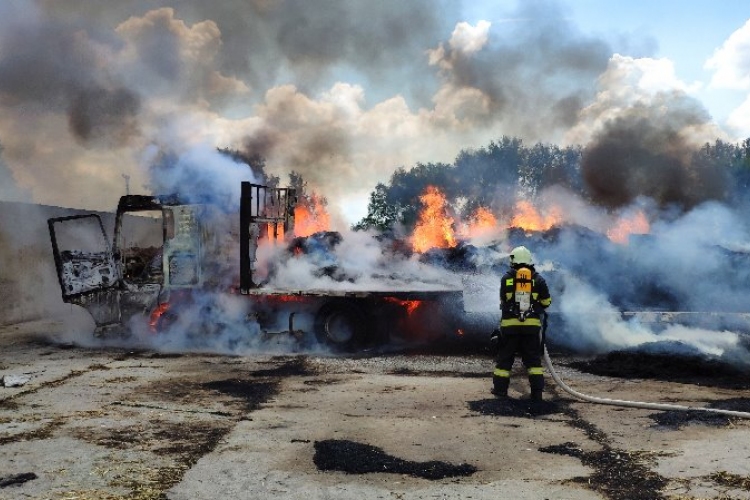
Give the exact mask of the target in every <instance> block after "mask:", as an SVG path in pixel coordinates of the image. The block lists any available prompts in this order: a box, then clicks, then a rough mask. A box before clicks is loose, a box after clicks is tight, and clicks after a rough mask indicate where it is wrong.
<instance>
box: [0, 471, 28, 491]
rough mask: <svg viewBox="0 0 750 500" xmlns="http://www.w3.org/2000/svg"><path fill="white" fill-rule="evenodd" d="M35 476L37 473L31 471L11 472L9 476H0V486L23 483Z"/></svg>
mask: <svg viewBox="0 0 750 500" xmlns="http://www.w3.org/2000/svg"><path fill="white" fill-rule="evenodd" d="M36 478H37V475H36V474H34V473H33V472H22V473H21V474H12V475H10V476H5V477H0V488H6V487H8V486H12V485H17V484H23V483H25V482H28V481H32V480H34V479H36Z"/></svg>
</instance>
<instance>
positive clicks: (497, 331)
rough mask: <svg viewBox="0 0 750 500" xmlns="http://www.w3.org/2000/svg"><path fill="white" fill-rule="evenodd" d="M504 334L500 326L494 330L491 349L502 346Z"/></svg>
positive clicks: (494, 349)
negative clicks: (501, 341) (501, 340)
mask: <svg viewBox="0 0 750 500" xmlns="http://www.w3.org/2000/svg"><path fill="white" fill-rule="evenodd" d="M502 336H503V334H502V332H501V331H500V329H499V328H495V329H494V330H492V335H490V349H492V351H497V348H498V347H499V346H500V339H501V338H502Z"/></svg>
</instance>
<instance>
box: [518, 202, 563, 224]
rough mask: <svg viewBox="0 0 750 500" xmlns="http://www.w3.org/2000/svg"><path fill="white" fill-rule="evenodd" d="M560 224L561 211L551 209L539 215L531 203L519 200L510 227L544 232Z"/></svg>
mask: <svg viewBox="0 0 750 500" xmlns="http://www.w3.org/2000/svg"><path fill="white" fill-rule="evenodd" d="M560 222H562V211H561V210H560V209H559V208H558V207H552V208H551V209H550V210H549V211H548V212H547V213H546V214H542V213H540V212H539V211H538V210H537V209H536V208H535V207H534V205H532V204H531V202H529V201H526V200H520V201H519V202H518V203H516V209H515V211H514V214H513V219H512V220H511V223H510V225H511V227H520V228H522V229H525V230H527V231H546V230H548V229H551V228H552V227H554V226H556V225H558V224H560Z"/></svg>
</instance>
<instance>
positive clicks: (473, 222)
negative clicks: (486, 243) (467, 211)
mask: <svg viewBox="0 0 750 500" xmlns="http://www.w3.org/2000/svg"><path fill="white" fill-rule="evenodd" d="M496 227H497V218H496V217H495V215H494V214H493V213H492V212H490V211H489V209H487V208H485V207H479V208H477V210H476V211H475V212H474V213H473V214H472V215H471V216H469V225H468V227H467V228H466V235H467V236H468V237H469V238H475V237H478V236H482V235H485V234H487V233H489V232H491V231H492V230H493V229H495V228H496Z"/></svg>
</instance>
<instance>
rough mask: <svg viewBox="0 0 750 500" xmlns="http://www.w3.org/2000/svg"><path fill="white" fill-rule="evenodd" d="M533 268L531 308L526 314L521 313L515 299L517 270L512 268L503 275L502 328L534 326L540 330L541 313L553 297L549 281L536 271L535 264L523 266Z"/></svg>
mask: <svg viewBox="0 0 750 500" xmlns="http://www.w3.org/2000/svg"><path fill="white" fill-rule="evenodd" d="M523 267H525V268H527V269H529V270H531V308H530V309H529V310H528V312H526V313H525V315H522V314H520V311H519V306H518V303H517V302H516V300H515V292H516V286H517V283H516V271H517V269H515V268H511V269H510V270H509V271H508V272H506V273H505V274H504V275H503V277H502V282H501V284H500V310H501V311H502V316H501V318H500V328H501V329H504V330H505V331H506V332H508V331H519V330H518V328H520V331H523V330H524V327H532V328H534V331H538V329H539V327H541V326H542V321H541V314H542V312H544V309H546V308H547V307H549V305H550V304H551V303H552V297H551V296H550V293H549V288H548V287H547V282H546V281H545V280H544V278H543V277H542V276H541V275H540V274H538V273H537V272H536V270H535V269H534V266H523Z"/></svg>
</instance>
